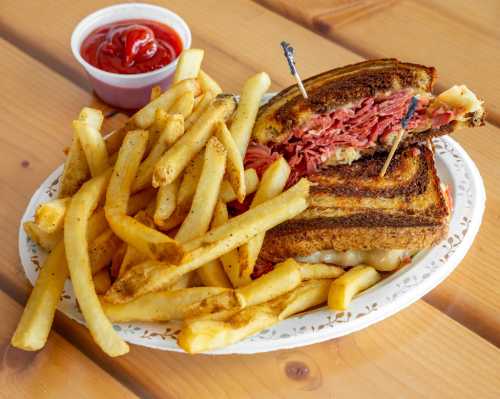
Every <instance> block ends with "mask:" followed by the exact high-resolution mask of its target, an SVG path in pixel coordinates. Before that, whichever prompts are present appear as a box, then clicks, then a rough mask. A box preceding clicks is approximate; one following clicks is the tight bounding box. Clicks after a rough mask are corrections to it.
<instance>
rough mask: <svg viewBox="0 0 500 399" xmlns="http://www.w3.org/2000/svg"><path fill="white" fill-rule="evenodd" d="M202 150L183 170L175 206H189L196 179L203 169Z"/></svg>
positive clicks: (198, 178)
mask: <svg viewBox="0 0 500 399" xmlns="http://www.w3.org/2000/svg"><path fill="white" fill-rule="evenodd" d="M204 155H205V154H204V152H203V151H201V152H200V153H199V154H198V155H197V156H196V157H195V158H194V159H193V160H192V161H190V162H189V163H188V166H187V167H186V169H185V170H184V174H183V176H182V182H181V184H180V186H179V191H178V193H177V206H178V207H180V208H185V209H188V210H189V208H190V207H191V202H192V201H193V197H194V193H195V192H196V187H198V181H199V180H200V176H201V170H202V169H203V160H204V158H205V157H204Z"/></svg>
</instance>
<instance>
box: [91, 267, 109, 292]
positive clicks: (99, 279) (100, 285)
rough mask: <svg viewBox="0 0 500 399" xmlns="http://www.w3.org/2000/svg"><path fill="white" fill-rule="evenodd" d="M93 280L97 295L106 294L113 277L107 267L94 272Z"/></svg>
mask: <svg viewBox="0 0 500 399" xmlns="http://www.w3.org/2000/svg"><path fill="white" fill-rule="evenodd" d="M92 280H93V282H94V288H95V292H96V294H97V295H102V294H104V293H105V292H106V291H107V290H108V289H109V287H111V278H110V277H109V271H108V270H106V269H103V270H101V271H99V272H98V273H97V274H94V276H93V277H92Z"/></svg>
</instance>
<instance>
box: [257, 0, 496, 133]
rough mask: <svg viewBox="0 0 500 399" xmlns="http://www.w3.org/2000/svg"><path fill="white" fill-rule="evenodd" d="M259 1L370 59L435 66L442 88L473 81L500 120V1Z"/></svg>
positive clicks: (491, 110) (491, 116)
mask: <svg viewBox="0 0 500 399" xmlns="http://www.w3.org/2000/svg"><path fill="white" fill-rule="evenodd" d="M257 1H258V2H259V3H261V4H263V5H265V6H267V7H269V8H270V9H273V10H275V11H276V12H278V13H281V14H282V15H285V16H287V17H288V18H291V19H293V20H295V21H297V22H299V23H301V24H304V25H305V26H308V27H309V28H311V29H313V30H315V31H317V32H319V33H321V34H322V35H324V36H327V37H329V38H331V39H332V40H334V41H335V42H337V43H340V44H342V45H344V46H346V47H348V48H350V49H352V50H354V51H355V52H357V53H359V54H361V55H363V56H365V57H367V58H373V57H396V58H399V59H402V60H405V61H411V62H416V63H419V64H424V65H425V64H430V65H434V66H435V67H437V69H438V72H439V75H440V79H439V84H438V87H440V88H444V87H448V86H450V85H452V84H457V83H465V84H467V85H469V87H471V88H472V89H473V90H475V91H476V92H477V93H479V94H480V95H481V96H482V97H483V98H484V99H485V100H486V107H487V110H488V114H489V115H488V118H489V120H491V121H493V122H494V123H495V124H497V125H498V124H500V94H499V93H500V81H499V80H498V79H496V75H497V74H498V70H499V68H500V40H499V39H500V28H499V24H498V18H499V17H500V3H499V2H498V1H495V0H486V1H481V2H480V3H477V2H470V1H467V0H452V1H439V0H425V1H421V0H400V1H394V0H333V1H326V0H257Z"/></svg>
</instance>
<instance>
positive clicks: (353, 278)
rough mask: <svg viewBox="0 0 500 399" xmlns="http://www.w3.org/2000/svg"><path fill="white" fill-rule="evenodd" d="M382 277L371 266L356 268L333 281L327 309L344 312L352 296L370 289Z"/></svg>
mask: <svg viewBox="0 0 500 399" xmlns="http://www.w3.org/2000/svg"><path fill="white" fill-rule="evenodd" d="M381 278H382V277H381V276H380V274H379V273H378V272H377V271H376V270H375V269H374V268H373V267H371V266H361V265H360V266H356V267H353V268H352V269H350V270H349V271H348V272H346V273H345V274H343V275H342V276H341V277H339V278H338V279H337V280H335V281H334V282H333V283H332V285H331V287H330V292H329V294H328V307H329V308H330V309H332V310H345V309H347V306H348V305H349V303H350V302H351V300H352V298H353V297H354V295H356V294H358V293H360V292H361V291H364V290H366V289H367V288H370V287H371V286H372V285H375V284H376V283H378V282H379V281H380V279H381Z"/></svg>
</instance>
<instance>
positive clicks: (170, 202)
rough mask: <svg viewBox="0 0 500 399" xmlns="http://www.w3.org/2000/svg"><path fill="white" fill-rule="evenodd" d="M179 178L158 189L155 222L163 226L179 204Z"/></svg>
mask: <svg viewBox="0 0 500 399" xmlns="http://www.w3.org/2000/svg"><path fill="white" fill-rule="evenodd" d="M179 184H180V183H179V178H177V179H175V180H174V181H173V182H172V183H170V184H167V185H166V186H161V187H160V188H159V189H158V194H157V196H156V208H155V211H154V215H153V218H154V222H155V224H156V225H157V226H159V227H162V225H164V222H165V220H167V219H168V218H169V217H170V216H172V214H173V213H174V211H175V207H176V205H177V191H178V190H179Z"/></svg>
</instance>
